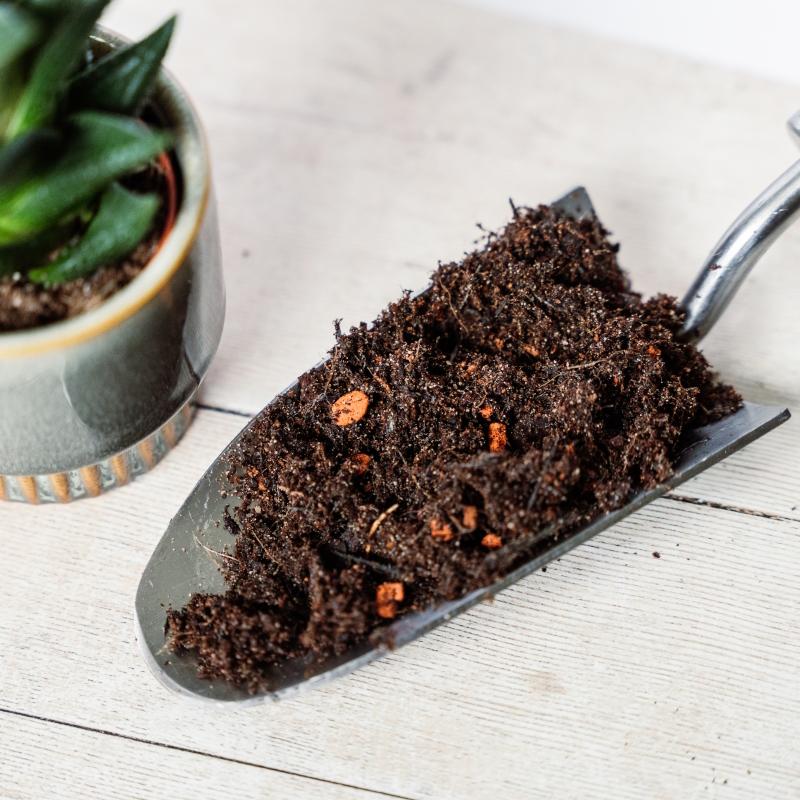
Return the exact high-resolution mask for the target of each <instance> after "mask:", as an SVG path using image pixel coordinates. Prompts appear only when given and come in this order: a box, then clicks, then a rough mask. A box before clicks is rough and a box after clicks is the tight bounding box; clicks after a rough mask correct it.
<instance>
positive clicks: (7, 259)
mask: <svg viewBox="0 0 800 800" xmlns="http://www.w3.org/2000/svg"><path fill="white" fill-rule="evenodd" d="M70 234H71V231H70V227H59V228H50V229H49V230H46V231H44V233H42V234H40V235H39V236H37V237H36V238H35V239H32V240H31V241H29V242H25V244H19V245H14V246H12V247H0V277H2V276H3V275H11V274H13V273H15V272H22V273H24V272H27V271H28V270H29V269H30V268H31V267H36V266H38V265H40V264H42V263H44V262H45V261H46V260H47V257H48V256H49V255H50V253H52V252H53V250H55V249H56V248H57V247H59V246H60V245H62V244H64V242H65V241H67V240H68V239H69V237H70Z"/></svg>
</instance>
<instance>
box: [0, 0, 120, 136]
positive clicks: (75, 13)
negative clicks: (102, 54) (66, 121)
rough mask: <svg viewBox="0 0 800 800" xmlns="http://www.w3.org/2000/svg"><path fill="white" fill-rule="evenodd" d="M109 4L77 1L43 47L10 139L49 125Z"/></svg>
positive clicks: (13, 119) (11, 126)
mask: <svg viewBox="0 0 800 800" xmlns="http://www.w3.org/2000/svg"><path fill="white" fill-rule="evenodd" d="M108 2H109V0H76V2H73V3H72V4H71V5H70V6H69V10H67V11H65V12H64V15H63V17H61V18H59V21H58V24H57V25H56V27H55V30H54V31H53V32H52V33H51V34H50V35H49V37H48V38H47V41H46V42H45V43H44V44H43V45H42V47H41V49H40V51H39V53H38V55H37V57H36V61H35V62H34V64H33V68H32V71H31V75H30V78H29V80H28V82H27V84H26V86H25V89H24V91H23V92H22V95H21V96H20V98H19V101H18V103H17V106H16V108H15V109H14V113H13V114H12V116H11V120H10V122H9V124H8V128H7V130H6V136H7V138H14V137H15V136H19V135H20V134H22V133H25V131H28V130H31V129H32V128H37V127H39V126H41V125H47V124H48V123H49V122H50V121H51V120H52V117H53V114H54V112H55V109H56V106H57V104H58V101H59V99H60V98H61V95H62V93H63V91H64V89H65V87H66V81H67V79H68V77H69V75H70V73H71V72H72V70H73V69H74V68H75V67H76V66H77V65H78V63H79V62H80V59H81V55H82V54H83V51H84V49H85V47H86V40H87V38H88V36H89V34H90V33H91V30H92V27H93V25H94V23H95V22H96V21H97V19H98V17H99V16H100V14H101V13H102V11H103V8H104V7H105V6H106V5H107V4H108Z"/></svg>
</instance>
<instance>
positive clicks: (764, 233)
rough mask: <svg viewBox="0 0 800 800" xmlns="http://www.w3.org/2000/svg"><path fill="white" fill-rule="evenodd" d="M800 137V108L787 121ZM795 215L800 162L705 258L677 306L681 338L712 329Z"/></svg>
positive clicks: (799, 199) (700, 335) (799, 203)
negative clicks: (683, 314) (681, 319)
mask: <svg viewBox="0 0 800 800" xmlns="http://www.w3.org/2000/svg"><path fill="white" fill-rule="evenodd" d="M789 129H790V130H791V131H792V133H793V134H794V135H795V136H796V137H798V139H800V112H798V113H797V114H795V115H794V116H793V117H792V118H791V119H790V120H789ZM798 215H800V161H798V162H797V163H796V164H794V165H793V166H791V167H789V169H787V170H786V172H784V173H783V175H781V176H780V177H779V178H778V179H777V180H775V181H774V182H773V183H771V184H770V185H769V186H768V187H767V188H766V189H765V190H764V191H763V192H762V193H761V194H760V195H759V196H758V197H757V198H756V199H755V200H754V201H753V202H752V203H750V205H749V206H748V207H747V208H746V209H745V210H744V211H743V212H742V213H741V214H740V215H739V216H738V217H737V218H736V220H735V221H734V223H733V224H732V225H731V226H730V228H728V230H727V231H725V234H724V235H723V237H722V238H721V239H720V240H719V242H718V243H717V246H716V247H715V248H714V249H713V250H712V251H711V254H710V255H709V256H708V258H707V259H706V260H705V263H704V264H703V267H702V269H701V270H700V274H699V275H698V276H697V278H696V280H695V282H694V283H693V284H692V286H691V288H690V289H689V291H688V292H687V293H686V296H685V297H684V298H683V301H682V303H681V306H682V307H683V308H684V309H685V311H686V321H685V322H684V324H683V327H682V328H681V333H680V335H681V338H683V339H684V340H685V341H690V342H696V341H698V340H699V339H702V338H703V336H705V335H706V333H708V331H709V330H711V327H712V326H713V325H714V323H715V322H716V321H717V319H718V317H719V316H720V314H722V312H723V311H724V310H725V309H726V308H727V306H728V303H730V301H731V300H732V299H733V296H734V295H735V294H736V292H737V290H738V289H739V286H740V285H741V283H742V281H744V279H745V278H746V277H747V275H748V273H749V272H750V270H751V269H752V268H753V267H754V266H755V265H756V262H757V261H758V259H759V258H761V256H762V255H763V254H764V253H765V252H766V251H767V250H768V249H769V247H770V246H771V245H772V243H773V242H774V241H775V240H776V239H777V238H778V237H779V236H780V235H781V234H782V233H783V231H784V230H786V228H787V227H788V226H789V225H791V223H792V222H793V221H794V220H795V218H796V217H797V216H798Z"/></svg>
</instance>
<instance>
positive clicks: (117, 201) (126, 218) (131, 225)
mask: <svg viewBox="0 0 800 800" xmlns="http://www.w3.org/2000/svg"><path fill="white" fill-rule="evenodd" d="M159 202H160V201H159V197H158V195H156V194H136V193H134V192H130V191H128V190H127V189H125V188H124V187H122V186H120V184H119V183H112V184H111V186H109V188H108V189H106V190H105V192H104V193H103V195H102V197H101V198H100V206H99V207H98V209H97V214H96V215H95V216H94V219H92V221H91V222H90V223H89V227H88V228H87V229H86V233H84V235H83V236H82V237H81V238H80V239H79V240H78V242H77V243H76V244H75V245H73V246H71V247H66V248H65V249H64V251H63V252H62V253H60V254H59V255H58V256H57V257H56V259H55V260H54V261H53V262H52V263H50V264H48V265H47V266H46V267H41V268H38V269H32V270H31V271H30V272H29V273H28V278H29V279H30V280H31V281H33V282H34V283H44V284H48V285H50V286H52V285H57V284H59V283H64V282H66V281H71V280H74V279H75V278H82V277H84V276H86V275H90V274H91V273H92V272H94V270H95V269H97V268H98V267H99V266H102V265H103V264H110V263H112V262H114V261H116V260H117V259H120V258H122V257H123V256H126V255H128V253H130V252H131V251H132V250H134V249H135V247H136V246H137V245H138V244H139V242H141V241H142V239H144V237H145V236H146V235H147V232H148V231H149V230H150V228H151V227H152V225H153V220H154V219H155V216H156V212H157V211H158V207H159Z"/></svg>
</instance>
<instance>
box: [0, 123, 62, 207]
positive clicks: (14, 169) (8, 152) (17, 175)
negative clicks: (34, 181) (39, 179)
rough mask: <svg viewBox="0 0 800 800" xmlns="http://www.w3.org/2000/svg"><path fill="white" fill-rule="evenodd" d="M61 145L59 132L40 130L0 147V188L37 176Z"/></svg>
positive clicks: (47, 129) (0, 190) (46, 129)
mask: <svg viewBox="0 0 800 800" xmlns="http://www.w3.org/2000/svg"><path fill="white" fill-rule="evenodd" d="M60 144H61V137H60V136H59V134H58V132H57V131H54V130H50V129H49V128H40V129H39V130H35V131H30V133H26V134H23V135H22V136H20V137H19V138H18V139H15V140H14V141H13V142H10V143H9V144H7V145H6V146H5V147H0V187H3V186H13V185H14V184H17V183H20V182H22V181H24V180H26V179H29V178H31V177H33V176H34V175H36V174H37V172H38V171H40V170H41V169H42V168H43V167H44V166H45V165H46V164H47V162H48V161H50V160H51V159H52V158H54V157H55V155H56V154H57V152H58V149H59V145H60ZM0 192H2V189H0Z"/></svg>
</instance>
